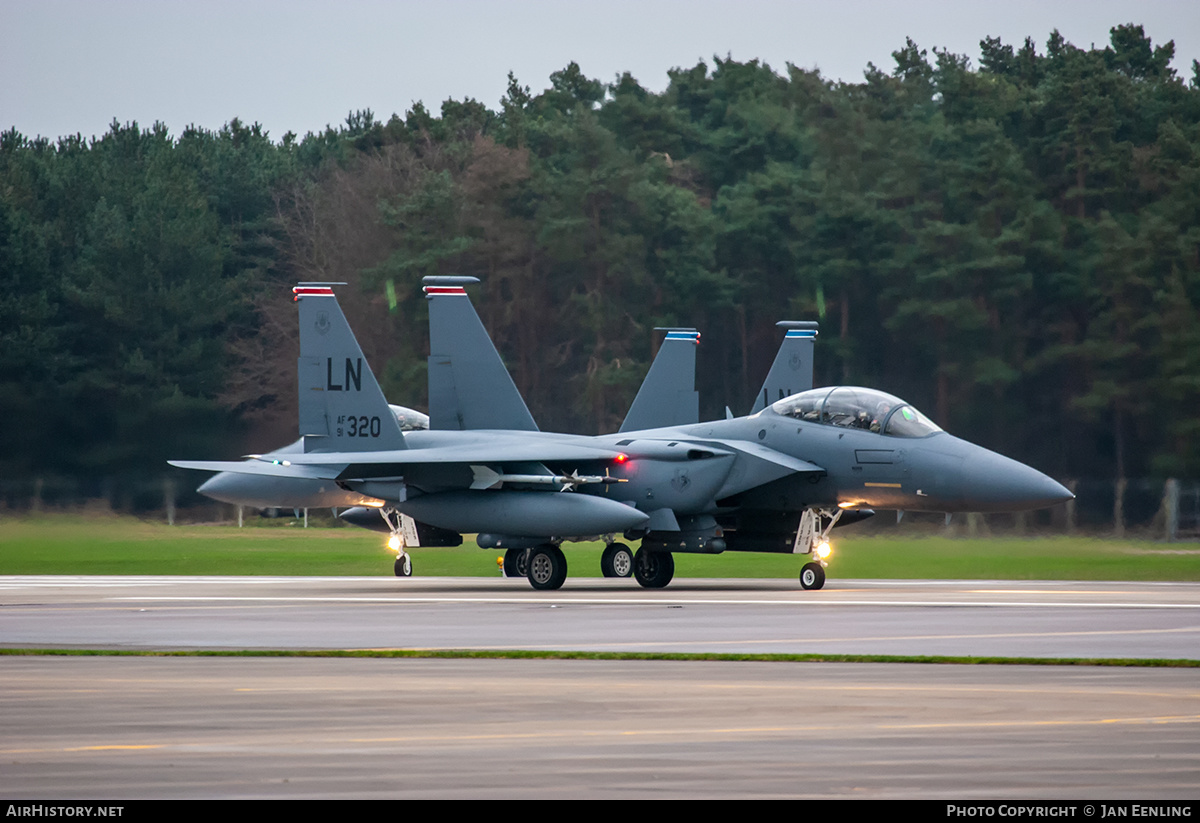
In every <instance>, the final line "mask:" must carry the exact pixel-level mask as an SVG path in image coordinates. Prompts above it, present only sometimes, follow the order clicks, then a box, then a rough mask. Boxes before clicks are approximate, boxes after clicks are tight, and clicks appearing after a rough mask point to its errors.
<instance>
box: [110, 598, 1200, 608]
mask: <svg viewBox="0 0 1200 823" xmlns="http://www.w3.org/2000/svg"><path fill="white" fill-rule="evenodd" d="M809 597H812V599H807V598H809ZM107 599H109V600H119V601H137V602H140V603H149V602H167V603H188V602H193V603H237V602H242V603H387V604H390V605H395V606H401V605H404V604H407V603H501V604H513V605H522V606H564V605H604V606H613V605H617V606H620V605H639V606H661V605H670V606H968V607H970V606H974V607H1002V608H1037V609H1200V603H1126V602H1122V603H1103V602H1091V601H1086V602H1078V603H1042V602H1037V601H1028V600H1013V601H1005V600H978V601H974V600H818V599H816V597H814V596H812V595H806V599H804V600H732V599H725V598H701V599H683V598H662V599H659V598H636V597H631V598H617V597H571V598H559V599H550V598H537V599H530V598H527V597H526V598H522V597H490V596H482V597H441V596H421V597H406V596H403V595H397V596H393V597H329V596H317V597H304V596H294V595H289V596H286V597H276V596H254V595H211V596H209V595H180V596H154V595H127V596H122V597H110V598H107Z"/></svg>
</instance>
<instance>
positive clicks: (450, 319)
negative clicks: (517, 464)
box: [424, 276, 538, 432]
mask: <svg viewBox="0 0 1200 823" xmlns="http://www.w3.org/2000/svg"><path fill="white" fill-rule="evenodd" d="M424 282H425V295H426V299H427V300H428V301H429V427H430V428H431V429H435V430H436V429H441V430H453V431H465V430H471V429H510V430H514V431H533V432H535V431H537V430H538V427H537V423H535V422H534V421H533V415H531V414H530V413H529V407H528V406H526V405H525V401H524V400H523V399H522V398H521V393H520V392H519V391H517V386H516V384H515V383H513V380H512V377H511V376H509V373H508V370H507V369H506V368H505V367H504V362H503V361H502V360H501V359H500V355H499V353H498V352H497V351H496V347H495V345H493V343H492V339H491V338H490V337H489V336H488V333H487V330H486V329H484V327H483V323H482V322H481V321H480V320H479V315H478V314H476V312H475V307H474V306H472V305H471V300H470V298H469V297H467V290H466V286H467V284H469V283H478V282H479V278H478V277H465V276H431V277H426V278H425V279H424Z"/></svg>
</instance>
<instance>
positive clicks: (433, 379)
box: [198, 276, 700, 577]
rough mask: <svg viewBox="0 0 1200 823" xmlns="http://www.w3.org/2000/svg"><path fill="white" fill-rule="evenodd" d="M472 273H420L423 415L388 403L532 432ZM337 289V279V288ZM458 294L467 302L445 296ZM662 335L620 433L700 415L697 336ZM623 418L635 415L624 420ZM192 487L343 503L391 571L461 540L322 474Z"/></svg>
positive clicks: (422, 419) (611, 560) (241, 476)
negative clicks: (413, 552)
mask: <svg viewBox="0 0 1200 823" xmlns="http://www.w3.org/2000/svg"><path fill="white" fill-rule="evenodd" d="M478 282H479V278H477V277H462V276H430V277H426V278H425V279H424V284H425V285H424V291H425V295H426V299H427V300H428V302H429V337H430V351H431V352H432V353H431V354H430V356H429V360H428V375H429V392H428V396H429V410H430V414H429V415H425V414H422V413H421V412H419V411H416V410H414V409H410V408H407V407H405V406H396V405H390V406H389V408H390V409H391V412H392V415H393V416H394V417H395V418H396V421H397V422H398V423H399V424H400V429H401V431H402V432H409V431H416V430H425V429H435V430H439V431H464V430H487V429H507V430H519V431H538V427H537V424H536V423H535V422H534V420H533V417H532V415H531V414H530V413H529V409H528V408H527V406H526V405H525V401H524V400H523V399H522V398H521V396H520V393H519V392H518V390H517V388H516V385H515V384H514V383H513V381H512V377H511V375H509V373H508V371H507V369H505V367H504V364H503V361H502V360H501V359H500V355H499V353H498V352H497V351H496V347H495V345H494V344H493V343H492V341H491V338H490V337H489V336H488V334H487V331H486V330H485V329H484V327H483V323H482V322H481V321H480V319H479V315H478V314H477V313H476V312H475V309H474V307H473V306H472V305H471V302H470V299H469V297H468V296H467V293H466V288H465V287H466V286H468V285H470V284H472V283H478ZM335 285H343V284H335ZM451 298H466V299H451ZM661 331H666V332H667V335H666V339H665V340H664V341H663V344H662V346H661V347H660V348H659V352H658V355H657V356H656V358H655V360H654V363H653V364H652V365H651V369H650V371H649V373H648V374H647V375H646V378H645V380H644V382H643V384H642V387H641V389H640V390H639V392H638V395H637V397H636V398H635V400H634V403H633V405H632V406H631V407H630V411H629V413H628V415H627V416H626V419H625V422H624V424H623V425H622V427H621V429H620V430H621V431H625V430H627V429H630V428H650V427H654V426H667V425H675V424H682V423H689V422H690V423H695V422H698V420H699V394H698V393H697V392H696V390H695V373H696V353H695V349H696V346H695V344H697V343H698V342H699V339H700V334H699V332H697V331H696V330H695V329H681V328H671V329H661ZM631 421H637V425H636V426H632V423H631ZM303 451H304V446H303V440H297V441H296V442H294V443H292V444H290V445H288V446H285V447H283V448H281V449H277V450H275V451H272V452H268V453H266V454H263V455H253V456H252V459H256V460H261V459H264V458H265V459H284V460H286V459H287V458H288V456H290V455H292V454H296V453H302V452H303ZM198 491H199V492H201V493H202V494H204V495H206V496H208V497H211V498H213V499H214V500H220V501H222V502H226V503H232V504H234V505H243V506H252V507H256V508H295V509H299V508H326V507H344V508H345V509H346V510H345V511H343V512H342V514H341V518H342V519H344V520H345V521H347V522H349V523H352V524H354V525H356V526H361V527H363V528H368V529H373V530H376V531H383V532H387V533H389V534H390V538H389V541H388V545H389V547H390V548H391V549H392V551H395V552H396V553H397V558H396V563H395V571H396V575H397V576H399V577H407V576H410V575H411V574H412V570H413V566H412V559H411V557H410V556H409V554H408V552H407V551H406V548H408V547H416V546H422V545H425V546H431V545H434V546H444V545H450V546H457V545H460V544H461V542H462V540H461V537H460V536H458V535H455V534H452V533H450V532H445V531H440V532H439V531H438V530H436V529H434V528H433V527H431V526H429V525H428V524H423V523H419V522H417V521H414V520H413V519H412V518H411V517H408V516H407V515H404V514H401V513H399V512H396V511H394V510H392V509H391V508H390V507H388V506H387V505H386V502H385V501H380V500H378V499H375V498H372V497H369V496H367V495H363V494H360V493H358V492H354V491H350V490H347V489H344V488H342V487H340V486H338V485H337V484H335V483H332V482H330V481H329V480H322V479H303V478H295V477H270V476H263V475H258V474H245V473H240V472H234V471H223V472H219V473H218V474H216V475H215V476H214V477H212V478H210V479H209V480H207V481H205V482H204V483H203V484H201V485H200V487H199V489H198ZM524 556H525V553H521V554H519V555H516V557H515V562H514V563H513V564H512V568H510V569H509V571H510V572H511V573H513V574H517V575H519V576H522V577H523V576H524V575H525V569H524ZM632 569H633V554H632V552H630V551H629V548H628V547H627V546H623V545H617V546H615V547H611V548H610V549H609V550H608V551H606V552H605V554H604V556H603V557H602V559H601V571H602V573H603V574H604V575H605V576H606V577H629V576H630V575H631V574H632Z"/></svg>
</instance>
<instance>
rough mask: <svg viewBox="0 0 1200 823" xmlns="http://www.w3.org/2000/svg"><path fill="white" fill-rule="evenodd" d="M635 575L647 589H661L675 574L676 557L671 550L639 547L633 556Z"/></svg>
mask: <svg viewBox="0 0 1200 823" xmlns="http://www.w3.org/2000/svg"><path fill="white" fill-rule="evenodd" d="M633 576H634V577H636V578H637V582H638V583H640V584H641V585H642V586H643V587H645V588H647V589H661V588H663V587H664V586H666V585H667V584H668V583H670V582H671V578H672V577H674V576H675V558H674V557H673V556H671V553H670V552H649V551H646V550H645V549H644V548H642V549H638V550H637V554H636V555H634V557H633Z"/></svg>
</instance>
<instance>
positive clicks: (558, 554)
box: [526, 543, 567, 590]
mask: <svg viewBox="0 0 1200 823" xmlns="http://www.w3.org/2000/svg"><path fill="white" fill-rule="evenodd" d="M526 577H528V578H529V585H531V586H533V587H534V588H535V589H543V590H549V589H558V588H561V587H562V584H563V582H564V581H565V580H566V579H567V558H566V557H565V556H564V555H563V553H562V549H560V548H559V547H558V546H555V545H554V544H552V543H547V544H544V545H541V546H537V547H535V548H533V549H531V550H530V552H529V569H528V571H527V572H526Z"/></svg>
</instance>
